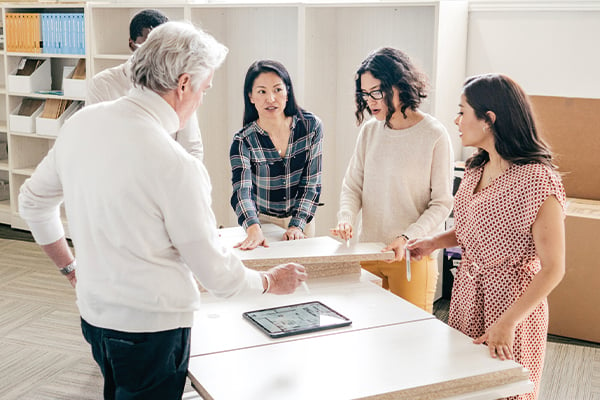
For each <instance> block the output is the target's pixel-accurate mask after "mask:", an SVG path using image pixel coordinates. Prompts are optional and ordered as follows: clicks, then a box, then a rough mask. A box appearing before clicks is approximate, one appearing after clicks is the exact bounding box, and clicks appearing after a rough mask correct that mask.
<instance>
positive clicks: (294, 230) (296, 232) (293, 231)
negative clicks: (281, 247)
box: [283, 226, 306, 240]
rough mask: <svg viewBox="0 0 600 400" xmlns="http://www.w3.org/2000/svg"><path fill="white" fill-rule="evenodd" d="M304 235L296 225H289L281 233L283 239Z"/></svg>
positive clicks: (301, 237) (296, 238) (302, 237)
mask: <svg viewBox="0 0 600 400" xmlns="http://www.w3.org/2000/svg"><path fill="white" fill-rule="evenodd" d="M305 237H306V235H304V232H302V230H301V229H300V228H298V227H297V226H290V227H289V228H288V229H287V231H285V233H284V234H283V240H298V239H304V238H305Z"/></svg>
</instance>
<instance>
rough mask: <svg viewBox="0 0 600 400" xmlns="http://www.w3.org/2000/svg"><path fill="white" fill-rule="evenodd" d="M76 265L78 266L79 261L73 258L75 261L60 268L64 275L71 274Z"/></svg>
mask: <svg viewBox="0 0 600 400" xmlns="http://www.w3.org/2000/svg"><path fill="white" fill-rule="evenodd" d="M76 266H77V261H76V260H73V262H72V263H71V264H69V265H67V266H66V267H63V268H59V269H58V270H59V271H60V273H61V274H63V275H69V274H70V273H71V272H73V271H75V267H76Z"/></svg>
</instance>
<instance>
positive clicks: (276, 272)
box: [265, 263, 308, 294]
mask: <svg viewBox="0 0 600 400" xmlns="http://www.w3.org/2000/svg"><path fill="white" fill-rule="evenodd" d="M265 274H267V275H268V277H267V279H268V280H269V290H267V291H266V293H272V294H290V293H294V291H295V290H296V288H297V287H298V286H300V285H302V282H304V281H306V278H307V277H308V275H307V274H306V269H305V268H304V266H302V265H300V264H296V263H288V264H279V265H277V266H275V267H273V268H271V269H269V270H268V271H267V272H265Z"/></svg>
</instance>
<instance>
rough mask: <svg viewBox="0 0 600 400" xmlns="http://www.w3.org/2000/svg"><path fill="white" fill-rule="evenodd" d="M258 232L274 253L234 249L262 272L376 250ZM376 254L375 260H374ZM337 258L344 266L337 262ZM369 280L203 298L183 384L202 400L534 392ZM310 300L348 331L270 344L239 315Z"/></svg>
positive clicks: (516, 370) (228, 238) (341, 279)
mask: <svg viewBox="0 0 600 400" xmlns="http://www.w3.org/2000/svg"><path fill="white" fill-rule="evenodd" d="M263 231H264V232H265V236H266V237H267V239H268V240H270V241H271V242H270V243H271V247H270V248H267V249H255V250H252V251H249V252H242V251H239V250H238V251H239V253H241V256H242V259H244V258H246V261H248V260H250V261H252V260H260V261H259V262H260V263H263V264H262V265H264V262H265V260H271V261H273V260H276V261H274V262H273V264H271V265H275V264H278V263H281V262H285V260H284V258H285V257H288V256H290V254H292V255H291V256H290V257H291V258H293V261H298V258H299V257H304V259H303V260H302V261H300V262H306V261H305V260H307V259H310V260H312V259H315V260H319V262H321V263H323V264H324V265H327V264H328V263H332V262H333V263H337V262H341V263H350V262H355V259H354V258H353V257H356V256H357V255H361V254H363V255H364V254H367V253H369V252H373V250H375V248H369V249H367V250H366V251H363V250H364V249H359V248H357V247H354V248H353V247H350V248H349V249H348V248H346V246H345V244H342V243H340V242H337V241H336V240H334V239H331V238H315V239H317V241H315V243H311V241H310V240H312V239H303V240H299V241H293V242H285V241H281V235H282V234H283V229H281V228H279V227H276V226H274V225H270V226H265V227H263ZM244 237H245V233H244V231H243V230H242V229H241V228H227V229H222V230H221V238H222V240H223V241H224V243H225V244H226V245H228V244H229V245H231V246H233V245H234V244H236V243H238V242H239V241H241V240H243V239H244ZM331 241H332V242H335V243H331ZM303 243H304V244H305V247H302V246H303ZM371 245H373V244H371ZM375 245H376V246H377V247H378V246H379V244H375ZM354 246H356V245H354ZM315 248H319V249H320V250H319V251H321V253H320V255H318V256H317V255H315V254H316V253H315ZM380 249H381V247H378V248H377V249H376V250H375V253H376V254H378V255H381V254H382V253H381V252H380ZM294 251H296V252H295V253H294ZM261 252H264V254H261ZM375 253H373V254H375ZM336 254H337V255H342V256H344V257H346V258H340V259H338V260H342V261H335V260H333V258H334V257H335V256H336ZM370 256H372V254H371V255H369V256H367V257H370ZM310 257H313V258H310ZM371 259H372V258H371ZM246 261H245V262H246ZM257 265H258V264H257ZM360 276H362V278H360ZM367 276H368V274H367V273H365V272H364V271H363V273H362V275H359V276H356V275H340V276H334V277H320V278H316V279H313V280H310V281H309V287H310V293H307V292H305V291H304V290H303V289H302V288H299V290H297V291H296V293H294V294H291V295H286V296H276V295H262V296H252V297H235V298H232V299H227V300H222V299H216V298H213V297H212V296H210V295H208V294H204V295H203V302H204V304H203V306H202V308H201V310H200V311H198V312H197V313H196V315H195V321H194V328H193V329H192V346H191V347H192V348H191V355H192V357H191V358H190V366H189V370H188V375H189V376H190V379H191V380H192V382H193V383H194V385H195V387H196V388H197V390H198V391H199V392H200V394H201V395H202V396H203V397H204V398H205V399H207V400H208V399H217V400H228V399H236V400H237V399H243V400H246V399H247V400H254V399H257V400H258V399H260V400H269V399H277V400H279V399H286V400H294V399H302V400H305V399H328V400H333V399H356V398H366V397H368V398H369V399H392V398H393V399H411V400H412V399H416V398H426V399H447V400H459V399H461V400H463V399H464V400H467V399H468V400H487V399H493V398H499V397H505V396H509V395H514V394H518V393H525V392H528V391H530V390H531V389H532V384H531V383H530V382H529V381H528V379H527V375H526V374H527V373H526V371H524V369H523V368H522V367H521V366H520V365H518V364H516V363H515V362H513V361H500V360H497V359H492V358H491V357H490V356H489V353H488V351H487V348H485V347H484V346H483V345H480V346H476V345H473V343H472V340H471V339H470V338H468V337H467V336H465V335H463V334H462V333H460V332H458V331H456V330H454V329H452V328H450V327H448V326H447V325H446V324H444V323H443V322H441V321H439V320H437V319H436V318H435V317H434V316H432V315H431V314H428V313H426V312H424V311H422V310H421V309H419V308H417V307H415V306H413V305H412V304H409V303H408V302H406V301H404V300H403V299H400V298H399V297H397V296H395V295H393V294H391V293H389V292H387V291H385V290H383V289H381V287H378V286H377V285H375V284H373V283H371V282H370V279H369V278H368V277H367ZM365 277H366V278H365ZM310 300H319V301H321V302H323V303H324V304H326V305H328V306H330V307H331V308H333V309H335V310H336V311H338V312H340V313H341V314H343V315H345V316H347V317H348V318H350V319H351V320H352V321H353V323H352V325H351V326H348V327H343V328H338V329H332V330H326V331H319V332H313V333H309V334H303V335H297V336H289V337H285V338H281V339H271V338H270V337H268V336H267V335H265V334H264V333H263V332H261V331H260V330H259V329H258V328H256V327H254V326H253V325H251V324H250V322H248V321H247V320H245V319H244V318H243V317H242V313H243V312H245V311H251V310H256V309H262V308H268V307H274V306H280V305H287V304H294V303H302V302H305V301H310Z"/></svg>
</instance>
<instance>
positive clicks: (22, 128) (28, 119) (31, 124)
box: [8, 103, 44, 133]
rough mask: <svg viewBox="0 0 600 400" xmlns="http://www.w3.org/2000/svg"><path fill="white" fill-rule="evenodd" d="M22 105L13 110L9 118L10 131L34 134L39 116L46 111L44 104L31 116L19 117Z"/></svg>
mask: <svg viewBox="0 0 600 400" xmlns="http://www.w3.org/2000/svg"><path fill="white" fill-rule="evenodd" d="M20 108H21V105H20V104H19V105H18V106H17V108H15V109H14V110H12V112H11V113H10V115H9V116H8V123H9V127H10V128H9V129H10V130H11V131H13V132H23V133H33V132H35V121H36V118H37V116H38V115H40V114H41V112H42V110H43V109H44V104H43V103H42V105H41V106H39V107H38V109H37V110H35V112H34V113H33V114H32V115H31V116H26V115H18V113H19V109H20Z"/></svg>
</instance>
